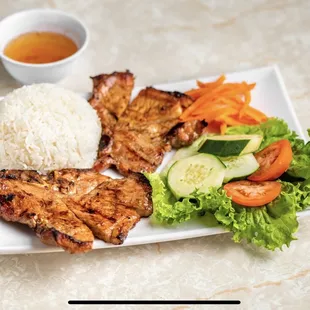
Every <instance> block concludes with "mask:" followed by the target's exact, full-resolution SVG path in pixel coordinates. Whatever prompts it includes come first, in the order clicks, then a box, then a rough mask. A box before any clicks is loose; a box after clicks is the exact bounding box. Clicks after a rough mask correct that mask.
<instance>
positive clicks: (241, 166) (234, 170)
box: [221, 154, 259, 183]
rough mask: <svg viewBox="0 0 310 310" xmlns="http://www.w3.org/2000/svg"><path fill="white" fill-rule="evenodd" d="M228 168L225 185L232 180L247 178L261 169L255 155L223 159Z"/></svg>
mask: <svg viewBox="0 0 310 310" xmlns="http://www.w3.org/2000/svg"><path fill="white" fill-rule="evenodd" d="M221 160H222V161H223V163H224V165H225V166H226V171H225V177H224V183H227V182H229V181H230V180H232V179H239V178H243V177H247V176H248V175H250V174H252V173H254V172H255V171H256V170H257V169H258V168H259V163H258V162H257V160H256V159H255V157H254V155H253V154H246V155H242V156H238V157H226V158H221Z"/></svg>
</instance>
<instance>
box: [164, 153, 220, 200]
mask: <svg viewBox="0 0 310 310" xmlns="http://www.w3.org/2000/svg"><path fill="white" fill-rule="evenodd" d="M225 169H226V168H225V165H224V164H223V163H222V161H221V160H220V159H219V158H217V157H216V156H214V155H210V154H198V155H194V156H191V157H187V158H183V159H180V160H178V161H176V162H175V163H174V164H173V165H172V166H171V168H170V169H169V171H168V177H167V183H168V186H169V188H170V190H171V192H172V193H173V194H174V195H175V197H176V198H178V199H179V198H181V197H189V196H190V195H191V194H192V193H193V192H195V191H196V190H198V191H200V192H203V193H207V192H208V191H209V188H210V187H220V186H221V185H222V184H223V180H224V176H225Z"/></svg>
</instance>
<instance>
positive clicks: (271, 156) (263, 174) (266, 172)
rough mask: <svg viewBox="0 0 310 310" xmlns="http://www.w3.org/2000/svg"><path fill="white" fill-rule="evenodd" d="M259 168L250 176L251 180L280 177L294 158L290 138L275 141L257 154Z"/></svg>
mask: <svg viewBox="0 0 310 310" xmlns="http://www.w3.org/2000/svg"><path fill="white" fill-rule="evenodd" d="M255 158H256V160H257V162H258V163H259V169H258V170H257V171H255V172H254V173H253V174H252V175H250V176H249V177H248V180H251V181H257V182H261V181H271V180H275V179H277V178H278V177H280V176H281V175H282V174H283V173H284V172H285V171H286V170H287V169H288V168H289V166H290V164H291V161H292V159H293V152H292V148H291V144H290V142H289V141H288V140H280V141H277V142H274V143H272V144H270V145H269V146H267V147H266V148H264V149H263V150H262V151H260V152H258V153H256V154H255Z"/></svg>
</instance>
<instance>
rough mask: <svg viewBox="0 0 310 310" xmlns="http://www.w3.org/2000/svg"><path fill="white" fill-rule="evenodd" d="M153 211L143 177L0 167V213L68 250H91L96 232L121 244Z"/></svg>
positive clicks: (111, 241)
mask: <svg viewBox="0 0 310 310" xmlns="http://www.w3.org/2000/svg"><path fill="white" fill-rule="evenodd" d="M132 193H135V194H134V195H133V194H132ZM151 213H152V202H151V188H150V186H149V184H148V182H147V181H146V180H145V179H144V177H143V176H136V175H133V176H131V177H129V178H124V179H111V178H110V177H107V176H104V175H101V174H99V173H97V172H95V171H93V170H87V169H86V170H77V169H63V170H58V171H52V172H50V173H48V174H47V175H41V174H39V173H37V172H36V171H26V170H25V171H22V170H3V171H1V172H0V216H1V217H2V218H3V219H5V220H6V221H12V222H19V223H23V224H26V225H28V226H29V227H30V228H32V229H33V230H34V231H35V233H36V234H37V236H38V237H39V238H40V239H41V241H42V242H43V243H45V244H51V245H57V246H60V247H62V248H63V249H64V250H66V251H68V252H70V253H82V252H87V251H89V250H91V248H92V244H93V240H94V236H96V237H97V238H99V239H101V240H103V241H105V242H110V243H113V244H121V243H123V241H124V240H125V239H126V237H127V235H128V232H129V230H130V229H132V228H133V227H134V226H135V224H136V223H137V222H138V221H139V220H140V218H141V217H144V216H149V215H150V214H151Z"/></svg>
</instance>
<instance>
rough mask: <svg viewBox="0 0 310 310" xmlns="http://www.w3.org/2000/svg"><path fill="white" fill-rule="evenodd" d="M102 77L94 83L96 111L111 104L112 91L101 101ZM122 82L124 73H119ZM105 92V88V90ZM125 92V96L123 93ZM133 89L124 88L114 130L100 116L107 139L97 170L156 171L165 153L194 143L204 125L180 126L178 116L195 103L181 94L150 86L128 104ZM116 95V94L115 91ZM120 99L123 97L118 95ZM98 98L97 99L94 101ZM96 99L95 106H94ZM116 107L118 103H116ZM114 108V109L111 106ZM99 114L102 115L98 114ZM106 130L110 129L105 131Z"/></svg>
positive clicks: (104, 78) (124, 172)
mask: <svg viewBox="0 0 310 310" xmlns="http://www.w3.org/2000/svg"><path fill="white" fill-rule="evenodd" d="M115 74H116V73H113V74H112V75H101V76H103V78H100V77H101V76H98V77H97V79H96V83H94V95H93V97H92V99H91V100H90V103H91V104H92V105H93V106H94V107H97V108H96V109H97V111H100V109H102V108H105V107H106V106H108V105H109V104H110V102H111V100H110V95H112V90H111V94H110V92H109V90H106V92H101V96H100V100H99V99H98V98H99V97H98V96H97V97H96V95H95V94H96V92H98V90H97V88H96V86H95V85H101V84H103V85H105V83H106V79H107V76H108V77H110V76H114V77H115ZM117 74H118V75H117V76H118V78H119V82H118V84H122V82H121V81H122V79H121V78H120V77H121V76H122V74H125V73H117ZM105 89H106V88H105ZM125 91H126V96H125V95H124V92H125ZM131 91H132V87H131V88H129V87H127V88H125V87H123V88H122V92H123V95H122V96H121V98H125V97H126V98H127V102H126V103H125V99H124V100H122V104H121V105H122V107H125V108H124V109H122V113H120V114H118V116H117V117H115V122H114V123H113V127H111V126H110V125H109V122H108V121H106V119H105V118H103V117H101V121H102V128H103V132H104V135H105V136H108V137H107V138H104V139H102V140H103V142H102V143H101V146H102V148H101V149H100V152H99V154H98V160H97V162H96V164H95V166H94V168H95V169H96V170H98V171H101V170H105V169H107V168H109V167H110V166H115V167H116V168H117V169H118V171H119V172H121V173H122V174H123V175H128V174H130V173H131V172H153V171H155V170H156V168H157V167H158V166H159V165H160V164H161V162H162V160H163V157H164V154H165V152H167V151H169V150H170V149H171V146H173V147H181V146H185V145H189V144H191V143H192V142H193V141H194V140H195V139H197V138H198V137H199V136H200V135H201V133H202V130H203V128H204V127H205V124H204V123H203V122H200V121H194V122H187V123H180V121H179V117H180V116H181V114H182V113H183V111H184V109H186V108H187V107H189V106H190V105H191V104H192V103H193V100H192V99H191V98H190V97H189V96H187V95H185V94H183V93H180V92H168V91H162V90H158V89H155V88H153V87H147V88H145V89H143V90H141V91H140V92H139V94H138V96H137V97H136V98H135V99H134V100H133V101H132V102H131V104H129V98H130V97H131ZM113 94H114V96H115V92H114V91H113ZM118 97H120V95H118ZM94 98H97V99H94ZM94 100H96V104H94ZM115 104H116V103H115ZM110 109H111V107H110ZM98 113H99V112H98ZM105 128H108V129H107V130H105Z"/></svg>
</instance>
